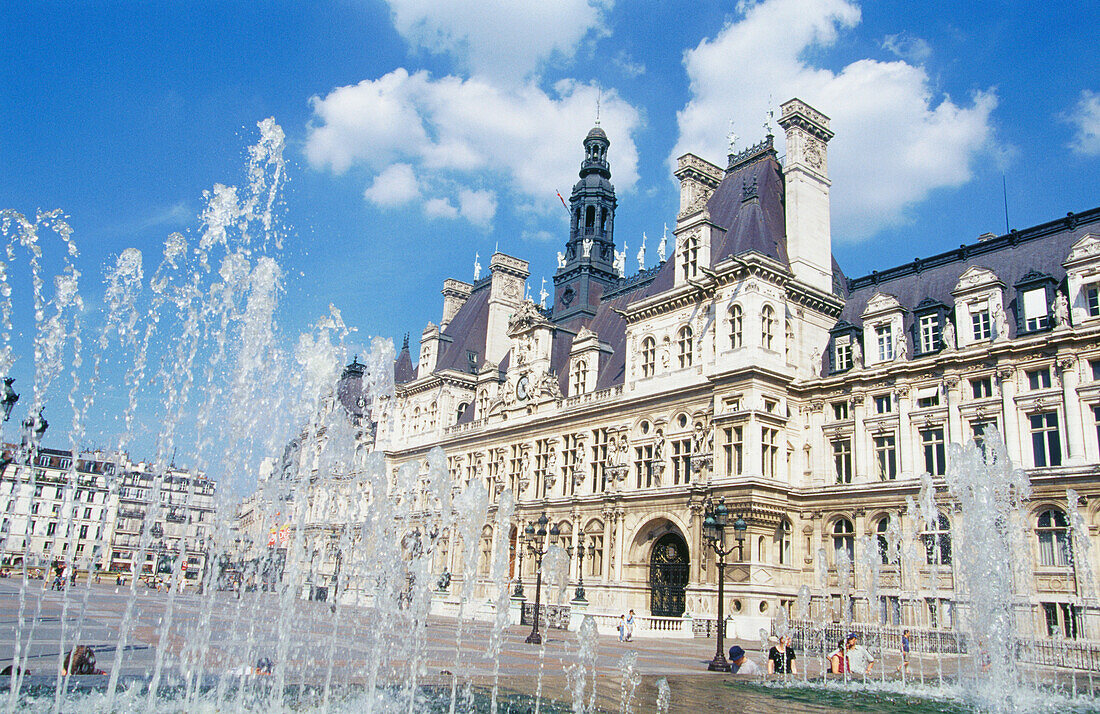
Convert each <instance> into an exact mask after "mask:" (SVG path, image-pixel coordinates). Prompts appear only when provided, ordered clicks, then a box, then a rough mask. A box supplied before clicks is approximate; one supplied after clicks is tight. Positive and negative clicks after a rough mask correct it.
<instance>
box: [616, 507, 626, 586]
mask: <svg viewBox="0 0 1100 714" xmlns="http://www.w3.org/2000/svg"><path fill="white" fill-rule="evenodd" d="M615 520H616V521H617V522H618V527H616V529H615V534H616V535H615V546H616V548H617V550H618V553H617V554H616V556H615V581H616V582H620V583H621V582H622V580H623V556H624V555H625V554H626V533H625V532H624V525H625V523H626V514H625V513H624V512H623V510H622V509H621V508H619V509H616V511H615Z"/></svg>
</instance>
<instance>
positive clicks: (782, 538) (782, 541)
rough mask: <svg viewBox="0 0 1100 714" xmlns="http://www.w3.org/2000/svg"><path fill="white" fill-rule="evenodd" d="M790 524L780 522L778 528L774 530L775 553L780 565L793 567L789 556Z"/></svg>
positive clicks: (791, 558) (792, 559)
mask: <svg viewBox="0 0 1100 714" xmlns="http://www.w3.org/2000/svg"><path fill="white" fill-rule="evenodd" d="M791 531H792V528H791V522H790V521H788V520H783V521H780V523H779V528H777V529H776V530H775V552H776V554H777V555H778V556H779V564H780V565H794V558H793V557H792V556H791V535H792V534H791Z"/></svg>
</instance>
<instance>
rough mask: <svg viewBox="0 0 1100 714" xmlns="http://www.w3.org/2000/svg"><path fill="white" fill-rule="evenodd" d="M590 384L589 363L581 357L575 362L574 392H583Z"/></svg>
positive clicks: (575, 393)
mask: <svg viewBox="0 0 1100 714" xmlns="http://www.w3.org/2000/svg"><path fill="white" fill-rule="evenodd" d="M587 384H588V364H587V363H586V362H585V361H584V360H583V359H579V360H577V361H576V362H574V363H573V389H572V394H573V395H577V394H583V393H584V391H585V387H586V386H587Z"/></svg>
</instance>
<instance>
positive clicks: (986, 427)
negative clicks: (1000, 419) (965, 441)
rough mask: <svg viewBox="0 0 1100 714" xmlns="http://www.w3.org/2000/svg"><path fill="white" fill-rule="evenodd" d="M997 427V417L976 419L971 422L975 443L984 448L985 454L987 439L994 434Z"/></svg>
mask: <svg viewBox="0 0 1100 714" xmlns="http://www.w3.org/2000/svg"><path fill="white" fill-rule="evenodd" d="M996 428H997V420H996V419H975V420H973V421H971V422H970V434H971V436H972V438H973V439H974V443H975V444H977V445H978V448H979V449H981V450H982V453H983V454H984V453H986V450H985V442H986V439H987V438H989V437H990V436H991V435H992V434H993V431H994V430H995V429H996Z"/></svg>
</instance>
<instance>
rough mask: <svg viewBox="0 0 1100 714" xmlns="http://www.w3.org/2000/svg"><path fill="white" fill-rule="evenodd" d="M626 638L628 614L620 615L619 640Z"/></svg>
mask: <svg viewBox="0 0 1100 714" xmlns="http://www.w3.org/2000/svg"><path fill="white" fill-rule="evenodd" d="M625 639H626V616H625V615H619V642H622V641H623V640H625Z"/></svg>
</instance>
